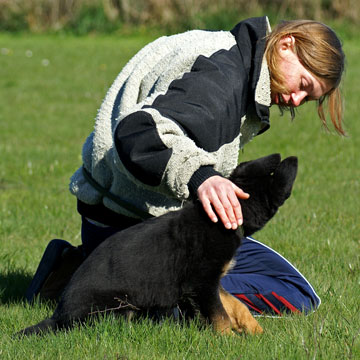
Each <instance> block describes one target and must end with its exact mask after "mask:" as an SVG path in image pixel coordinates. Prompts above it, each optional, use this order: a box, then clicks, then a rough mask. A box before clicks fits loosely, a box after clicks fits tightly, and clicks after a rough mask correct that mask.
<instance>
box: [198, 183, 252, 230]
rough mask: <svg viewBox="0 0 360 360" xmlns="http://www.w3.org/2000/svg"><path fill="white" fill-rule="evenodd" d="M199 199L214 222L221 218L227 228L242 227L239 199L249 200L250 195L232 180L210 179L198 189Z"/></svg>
mask: <svg viewBox="0 0 360 360" xmlns="http://www.w3.org/2000/svg"><path fill="white" fill-rule="evenodd" d="M198 197H199V200H200V201H201V203H202V205H203V208H204V210H205V212H206V213H207V215H208V216H209V218H210V219H211V220H212V221H213V222H217V221H218V217H219V218H220V220H221V221H222V223H223V224H224V226H225V228H227V229H233V230H235V229H237V227H238V226H239V225H242V222H243V218H242V212H241V205H240V202H239V200H238V198H241V199H247V198H248V197H249V194H247V193H245V192H244V191H242V190H241V189H240V188H238V187H237V186H236V185H234V184H233V183H232V182H231V181H230V180H228V179H225V178H222V177H221V176H212V177H210V178H208V179H207V180H206V181H204V182H203V183H202V184H201V185H200V187H199V188H198ZM214 210H215V211H214Z"/></svg>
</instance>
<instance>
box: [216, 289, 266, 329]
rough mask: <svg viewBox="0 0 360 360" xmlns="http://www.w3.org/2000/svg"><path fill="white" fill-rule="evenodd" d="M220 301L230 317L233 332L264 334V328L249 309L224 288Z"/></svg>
mask: <svg viewBox="0 0 360 360" xmlns="http://www.w3.org/2000/svg"><path fill="white" fill-rule="evenodd" d="M220 299H221V303H222V305H223V307H224V309H225V311H226V312H227V314H228V315H229V318H230V320H231V327H232V329H233V330H235V331H237V332H243V331H245V332H247V333H250V334H261V333H262V332H263V329H262V327H261V326H260V325H259V323H258V322H257V321H256V320H255V319H254V317H253V316H252V315H251V313H250V311H249V309H248V308H247V307H246V306H245V305H244V304H243V303H242V302H241V301H239V300H237V299H236V298H235V297H234V296H232V295H230V294H229V293H228V292H227V291H225V290H224V289H223V288H222V287H220Z"/></svg>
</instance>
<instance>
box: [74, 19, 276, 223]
mask: <svg viewBox="0 0 360 360" xmlns="http://www.w3.org/2000/svg"><path fill="white" fill-rule="evenodd" d="M269 31H270V26H269V23H268V19H267V17H261V18H251V19H247V20H245V21H242V22H240V23H239V24H238V25H236V27H235V28H234V29H233V30H232V31H214V32H211V31H200V30H193V31H188V32H185V33H183V34H178V35H173V36H168V37H161V38H159V39H158V40H156V41H154V42H152V43H150V44H149V45H147V46H146V47H144V48H143V49H142V50H141V51H140V52H138V53H137V54H136V55H135V56H134V57H133V58H132V59H131V60H130V61H129V62H128V64H127V65H126V66H125V67H124V68H123V70H122V71H121V72H120V74H119V75H118V76H117V78H116V79H115V81H114V83H113V84H112V86H111V87H110V89H109V91H108V93H107V94H106V96H105V99H104V100H103V103H102V105H101V107H100V109H99V111H98V114H97V117H96V122H95V127H94V131H93V132H92V133H91V134H90V136H89V137H88V138H87V140H86V142H85V144H84V146H83V151H82V157H83V162H84V167H85V168H86V169H87V170H88V172H89V173H90V174H91V175H92V177H93V179H95V181H97V182H98V183H99V184H100V185H101V186H102V187H104V188H106V189H108V190H109V191H111V193H113V194H114V195H115V196H118V197H120V198H122V199H124V200H125V201H127V202H130V203H131V204H133V205H134V206H135V207H136V208H138V209H141V210H143V211H145V212H147V213H149V214H151V215H154V216H159V215H162V214H164V213H166V212H168V211H169V210H176V209H179V208H180V207H181V206H182V204H183V202H184V201H186V200H188V199H189V198H191V197H192V195H194V194H196V190H197V188H198V187H199V186H200V184H201V183H202V182H203V181H204V180H206V179H207V178H208V177H210V176H213V175H222V176H228V175H229V174H230V173H231V171H232V170H233V169H234V168H235V167H236V165H237V163H238V153H239V149H241V148H242V147H243V146H244V145H245V144H246V143H247V142H248V141H250V140H251V139H252V138H253V137H254V136H255V135H257V134H259V133H261V132H263V131H265V130H266V129H267V128H268V127H269V107H270V103H271V94H270V76H269V71H268V67H267V64H266V61H265V59H264V48H265V36H266V34H267V33H268V32H269ZM70 191H71V193H72V194H74V195H75V196H76V197H77V198H78V200H79V201H80V202H81V203H83V204H87V205H89V206H91V205H97V206H99V205H100V206H104V207H105V208H106V210H111V211H112V212H115V213H117V214H121V215H126V216H130V217H135V218H136V217H138V216H137V215H136V214H134V213H132V212H131V211H128V210H127V209H125V208H123V207H122V206H119V205H118V204H117V203H115V202H114V201H112V200H111V199H109V198H108V197H106V196H104V195H103V194H102V193H101V192H99V191H98V190H97V189H95V188H94V187H93V186H92V185H91V184H90V183H89V182H88V181H87V180H86V178H84V174H83V172H82V170H81V168H80V169H79V170H78V171H76V172H75V173H74V175H73V176H72V178H71V182H70ZM85 215H86V214H85Z"/></svg>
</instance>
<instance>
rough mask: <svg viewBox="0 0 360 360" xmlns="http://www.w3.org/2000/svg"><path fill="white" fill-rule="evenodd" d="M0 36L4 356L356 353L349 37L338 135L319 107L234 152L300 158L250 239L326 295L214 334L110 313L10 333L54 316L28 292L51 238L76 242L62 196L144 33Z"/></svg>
mask: <svg viewBox="0 0 360 360" xmlns="http://www.w3.org/2000/svg"><path fill="white" fill-rule="evenodd" d="M153 38H154V37H152V36H151V35H149V36H147V37H145V36H115V35H113V36H106V37H102V36H96V37H83V38H82V37H79V38H76V37H66V36H63V37H62V36H40V35H32V36H29V35H23V36H20V35H19V36H10V35H5V34H0V104H1V105H0V334H1V336H0V359H60V358H61V359H351V358H353V359H358V358H360V316H359V313H360V300H359V299H360V235H359V233H360V224H359V210H360V205H359V197H360V180H359V179H360V160H359V150H360V141H359V138H360V120H359V110H360V101H359V94H360V82H359V78H360V42H359V41H356V40H347V41H345V43H344V47H345V52H346V55H347V70H346V78H345V82H344V86H343V92H344V95H345V105H346V116H345V121H346V129H347V131H348V134H349V136H348V137H347V138H341V137H339V136H337V135H335V134H334V133H333V132H332V133H327V132H325V131H323V130H322V129H321V126H320V121H319V120H318V118H317V115H316V109H315V104H307V105H305V106H303V107H302V108H300V109H299V110H298V111H297V115H296V118H295V120H294V121H293V122H291V121H290V119H289V115H288V114H285V115H284V116H282V117H281V116H279V111H278V110H277V109H275V108H274V109H272V118H271V129H270V130H269V131H268V132H267V133H265V134H263V135H261V136H259V137H258V138H256V139H255V140H253V142H252V143H250V144H249V145H248V146H246V147H245V149H244V151H243V152H242V153H241V154H240V159H239V160H249V159H253V158H256V157H260V156H264V155H268V154H270V153H274V152H279V153H281V154H282V156H283V157H285V156H289V155H296V156H298V158H299V173H298V177H297V180H296V183H295V187H294V191H293V194H292V197H291V198H290V199H289V200H288V202H287V203H286V204H285V206H284V207H283V208H281V209H280V211H279V213H278V214H277V215H276V217H275V218H274V219H273V220H272V221H271V222H270V223H269V224H268V226H267V227H266V228H265V229H263V230H262V231H261V232H259V233H258V234H256V236H255V238H257V239H258V240H260V241H262V242H264V243H266V244H268V245H269V246H272V247H273V248H275V249H276V250H277V251H278V252H280V253H281V254H283V255H284V256H285V257H286V258H288V259H289V260H290V261H291V262H292V263H293V264H294V265H295V266H296V267H297V268H298V269H299V270H300V271H301V272H302V273H303V274H304V275H305V276H306V277H307V279H308V280H309V281H310V282H311V284H312V285H313V286H314V288H315V290H316V291H317V293H318V294H319V296H320V297H321V299H322V305H321V306H320V308H319V309H318V311H316V312H315V313H313V314H311V315H309V316H307V317H305V316H303V315H294V316H292V317H289V318H283V319H275V318H259V322H260V323H261V325H262V326H263V328H264V329H265V332H264V334H263V335H262V336H254V337H251V336H234V337H221V336H218V335H215V334H214V333H213V332H212V330H211V329H209V328H208V327H205V328H201V329H199V326H198V325H199V324H198V323H197V322H192V323H190V324H179V323H173V322H171V321H165V322H164V323H163V324H154V323H151V322H149V321H146V320H144V321H141V322H137V323H130V324H128V323H126V322H123V321H119V320H117V319H115V318H113V317H112V316H108V317H106V318H105V319H102V320H101V321H100V322H99V321H95V324H90V323H89V324H87V325H84V326H83V327H80V328H76V329H74V330H73V331H68V332H61V333H59V334H58V335H57V336H55V335H53V334H49V335H46V336H44V337H40V338H37V337H30V338H27V339H21V340H19V339H16V338H13V337H12V335H13V334H14V333H15V332H16V331H18V330H20V329H22V328H23V327H26V326H28V325H30V324H34V323H35V322H37V321H40V320H41V319H43V318H44V317H45V316H47V315H50V314H51V311H52V310H53V305H51V304H35V305H34V306H29V305H27V304H26V302H25V301H24V298H23V296H24V293H25V290H26V287H27V285H28V283H29V282H30V280H31V276H32V274H33V273H34V271H35V269H36V267H37V264H38V262H39V260H40V257H41V255H42V253H43V251H44V249H45V247H46V245H47V243H48V242H49V241H50V240H51V239H53V238H61V239H66V240H68V241H70V242H71V243H73V244H80V217H79V215H78V214H77V212H76V201H75V198H74V197H73V196H72V195H70V193H69V191H68V183H69V178H70V176H71V175H72V173H73V172H74V171H75V170H76V169H77V168H78V166H80V165H81V147H82V144H83V142H84V140H85V138H86V137H87V136H88V134H89V133H90V131H91V130H92V128H93V124H94V120H93V119H94V117H95V115H96V111H97V109H98V108H99V106H100V104H101V100H102V98H103V97H104V95H105V93H106V91H107V89H108V87H109V86H110V85H111V83H112V81H113V79H114V78H115V76H116V75H117V73H118V72H119V71H120V69H121V68H122V66H123V65H124V64H125V63H126V61H127V60H128V59H129V58H130V57H131V55H133V54H134V53H135V52H136V51H137V50H138V49H139V48H141V47H142V46H143V45H145V44H146V43H147V42H149V41H150V40H151V39H153Z"/></svg>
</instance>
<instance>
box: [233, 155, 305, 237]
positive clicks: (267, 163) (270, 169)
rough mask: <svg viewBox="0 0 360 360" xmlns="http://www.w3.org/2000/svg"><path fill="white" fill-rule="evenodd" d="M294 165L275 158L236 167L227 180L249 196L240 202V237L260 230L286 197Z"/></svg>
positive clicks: (278, 156)
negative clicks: (241, 215)
mask: <svg viewBox="0 0 360 360" xmlns="http://www.w3.org/2000/svg"><path fill="white" fill-rule="evenodd" d="M297 167H298V161H297V158H296V157H295V156H291V157H288V158H286V159H285V160H283V161H281V157H280V155H279V154H272V155H269V156H266V157H263V158H260V159H257V160H253V161H248V162H243V163H241V164H239V165H238V166H237V167H236V169H235V170H234V171H233V173H232V174H231V176H230V180H231V181H232V182H234V183H235V184H236V185H237V186H238V187H239V188H241V189H242V190H244V191H245V192H247V193H249V194H250V198H249V199H247V200H241V199H240V203H241V208H242V212H243V218H244V225H243V229H244V235H245V236H249V235H251V234H253V233H254V232H255V231H258V230H260V229H261V228H262V227H263V226H264V225H265V224H266V223H267V222H268V221H269V220H270V219H271V218H272V217H273V216H274V215H275V213H276V212H277V210H278V208H279V207H280V206H281V205H282V204H283V203H284V202H285V200H286V199H287V198H288V197H289V196H290V194H291V190H292V187H293V184H294V181H295V178H296V173H297Z"/></svg>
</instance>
